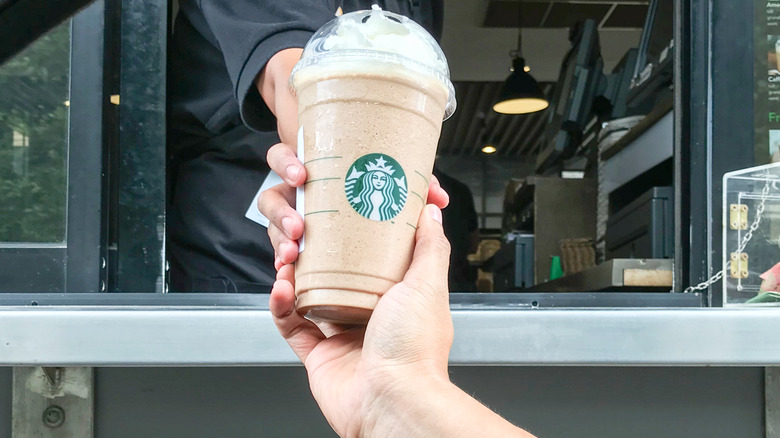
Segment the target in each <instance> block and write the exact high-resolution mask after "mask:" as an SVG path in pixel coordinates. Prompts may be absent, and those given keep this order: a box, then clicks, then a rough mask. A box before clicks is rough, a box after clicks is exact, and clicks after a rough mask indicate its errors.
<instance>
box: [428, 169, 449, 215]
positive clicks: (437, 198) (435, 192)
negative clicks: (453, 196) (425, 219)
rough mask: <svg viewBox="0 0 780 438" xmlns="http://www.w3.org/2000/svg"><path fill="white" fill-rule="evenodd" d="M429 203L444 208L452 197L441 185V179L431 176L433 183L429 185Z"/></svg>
mask: <svg viewBox="0 0 780 438" xmlns="http://www.w3.org/2000/svg"><path fill="white" fill-rule="evenodd" d="M428 203H429V204H433V205H436V206H437V207H439V208H444V207H446V206H447V205H449V203H450V195H448V194H447V192H446V191H444V189H443V188H442V187H441V185H440V184H439V179H438V178H436V177H435V176H433V175H431V183H430V184H429V185H428Z"/></svg>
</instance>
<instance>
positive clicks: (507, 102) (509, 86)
mask: <svg viewBox="0 0 780 438" xmlns="http://www.w3.org/2000/svg"><path fill="white" fill-rule="evenodd" d="M518 3H519V4H518V9H519V22H518V25H517V28H518V29H517V50H513V51H511V52H509V56H511V57H512V68H511V72H512V73H510V74H509V77H508V78H506V80H505V81H504V85H503V86H502V87H501V92H500V93H499V94H498V100H497V101H496V103H495V104H494V105H493V111H495V112H497V113H501V114H528V113H533V112H536V111H541V110H543V109H545V108H547V107H548V106H549V105H550V103H549V102H548V101H547V98H546V97H545V95H544V93H543V92H542V89H541V88H540V87H539V84H538V83H537V82H536V79H534V78H533V76H531V75H530V74H529V73H528V71H526V65H525V59H523V52H522V50H523V7H522V4H523V0H520V1H519V2H518ZM529 70H530V69H529Z"/></svg>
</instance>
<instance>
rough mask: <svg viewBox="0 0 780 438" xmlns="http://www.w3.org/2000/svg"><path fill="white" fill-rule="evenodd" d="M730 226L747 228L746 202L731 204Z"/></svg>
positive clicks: (735, 228) (736, 228)
mask: <svg viewBox="0 0 780 438" xmlns="http://www.w3.org/2000/svg"><path fill="white" fill-rule="evenodd" d="M729 228H731V229H732V230H747V228H748V208H747V205H745V204H731V206H730V207H729Z"/></svg>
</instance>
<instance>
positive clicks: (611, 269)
mask: <svg viewBox="0 0 780 438" xmlns="http://www.w3.org/2000/svg"><path fill="white" fill-rule="evenodd" d="M637 289H641V290H646V291H647V290H658V291H663V292H668V291H669V290H671V289H672V260H671V259H612V260H607V261H606V262H604V263H602V264H600V265H598V266H594V267H592V268H588V269H585V270H583V271H580V272H576V273H574V274H570V275H565V276H563V277H561V278H558V279H555V280H552V281H548V282H545V283H540V284H537V285H535V286H534V287H531V288H529V289H528V290H529V291H534V292H577V291H585V292H590V291H601V290H637Z"/></svg>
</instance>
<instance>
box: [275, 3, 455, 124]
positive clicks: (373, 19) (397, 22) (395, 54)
mask: <svg viewBox="0 0 780 438" xmlns="http://www.w3.org/2000/svg"><path fill="white" fill-rule="evenodd" d="M356 63H367V64H368V65H381V64H389V65H395V66H402V67H404V68H405V69H406V70H410V71H413V72H416V73H418V74H423V75H427V76H429V77H431V78H433V79H436V80H438V82H440V83H441V84H442V86H443V87H444V88H445V89H446V90H447V91H448V93H449V94H448V98H447V106H446V108H445V111H444V119H445V120H446V119H447V118H449V117H450V116H451V115H452V113H453V112H455V107H456V102H455V88H454V87H453V85H452V82H451V81H450V69H449V66H448V65H447V58H446V57H445V56H444V52H442V50H441V47H439V44H438V43H437V42H436V40H435V39H434V38H433V37H432V36H431V35H430V34H429V33H428V32H427V31H426V30H425V29H424V28H423V27H422V26H420V25H419V24H417V23H416V22H414V21H413V20H411V19H409V18H407V17H404V16H403V15H399V14H394V13H392V12H387V11H383V10H382V9H381V8H379V6H377V5H374V6H372V9H370V10H363V11H357V12H350V13H348V14H344V15H341V16H339V17H336V18H335V19H333V20H331V21H329V22H328V23H326V24H325V25H324V26H322V27H321V28H320V29H319V30H318V31H317V32H316V33H315V34H314V35H313V36H312V37H311V39H310V40H309V42H308V43H307V44H306V47H305V48H304V49H303V55H302V56H301V60H300V61H299V62H298V64H296V65H295V68H294V69H293V71H292V75H291V76H290V86H291V88H292V89H293V90H295V89H296V84H295V77H296V74H297V73H298V72H300V71H302V70H305V69H307V68H309V67H313V66H316V67H335V68H338V66H339V65H342V64H343V65H344V66H345V67H346V66H347V65H349V66H354V65H355V64H356Z"/></svg>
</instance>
